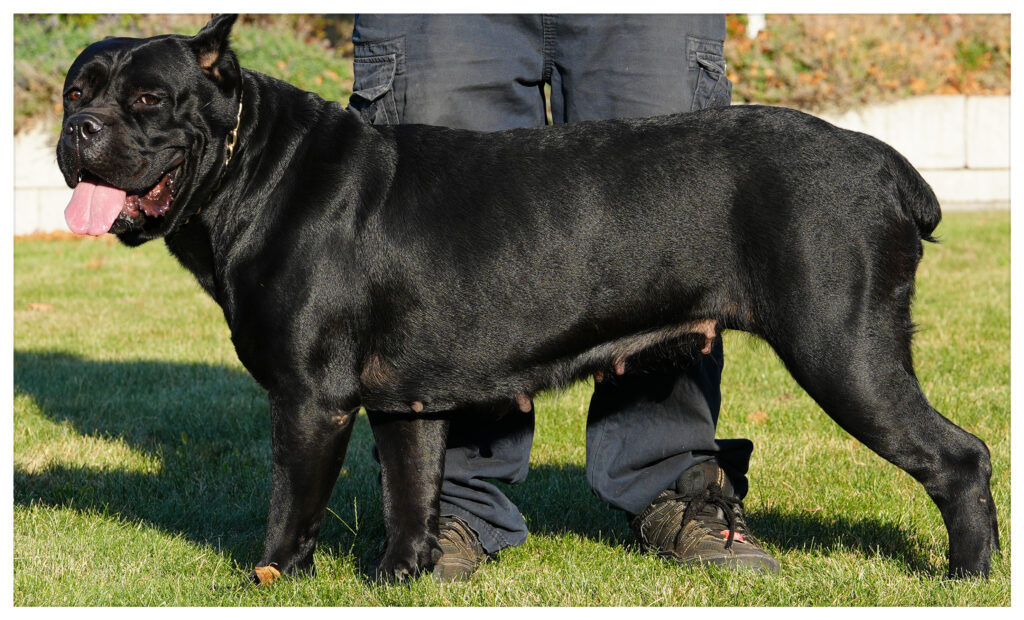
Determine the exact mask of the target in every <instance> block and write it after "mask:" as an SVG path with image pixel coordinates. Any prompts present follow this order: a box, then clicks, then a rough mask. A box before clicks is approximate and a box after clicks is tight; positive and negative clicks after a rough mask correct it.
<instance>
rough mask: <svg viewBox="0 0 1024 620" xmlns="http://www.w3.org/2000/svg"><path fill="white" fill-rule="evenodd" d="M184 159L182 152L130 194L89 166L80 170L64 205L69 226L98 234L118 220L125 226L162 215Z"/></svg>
mask: <svg viewBox="0 0 1024 620" xmlns="http://www.w3.org/2000/svg"><path fill="white" fill-rule="evenodd" d="M183 160H184V155H182V156H181V157H178V158H175V161H173V162H172V167H171V168H170V170H168V171H167V172H165V173H164V174H163V175H162V176H161V177H160V179H159V180H158V181H157V182H156V184H155V185H153V186H152V187H150V188H149V189H148V190H144V191H142V192H139V193H131V194H129V193H128V191H126V190H124V189H121V188H119V187H116V186H114V185H111V184H109V183H107V182H106V181H104V180H103V179H101V178H100V177H99V176H97V175H95V174H93V173H91V172H89V171H88V170H82V173H81V178H80V180H79V181H78V184H77V185H75V190H74V193H73V194H72V195H71V200H70V201H69V202H68V206H67V207H66V208H65V209H64V219H65V220H66V221H67V224H68V228H70V229H71V230H72V231H73V232H75V233H77V234H79V235H93V236H99V235H102V234H105V233H107V232H111V229H112V228H114V227H115V225H116V224H117V223H118V222H123V224H124V225H125V227H128V226H130V225H131V224H138V223H141V222H142V221H143V220H144V219H145V218H146V217H151V218H158V217H163V216H164V215H166V214H167V212H168V211H170V209H171V205H172V204H173V202H174V197H175V194H176V183H177V181H178V177H179V176H180V175H181V168H182V163H183Z"/></svg>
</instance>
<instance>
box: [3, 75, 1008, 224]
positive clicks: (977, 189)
mask: <svg viewBox="0 0 1024 620" xmlns="http://www.w3.org/2000/svg"><path fill="white" fill-rule="evenodd" d="M825 118H826V119H827V120H828V121H830V122H832V123H835V124H836V125H839V126H840V127H846V128H849V129H854V130H857V131H863V132H865V133H869V134H871V135H874V136H876V137H878V138H880V139H882V140H884V141H886V142H888V143H889V144H891V145H893V146H894V147H896V149H897V150H899V151H900V152H901V153H903V154H904V155H905V156H906V157H907V159H909V160H910V162H911V163H913V164H914V165H915V166H917V168H918V169H919V170H921V173H922V174H923V175H924V177H925V179H927V180H928V182H929V183H931V185H932V187H933V188H934V189H935V192H936V193H937V194H938V196H939V200H940V201H942V205H943V208H944V209H947V210H949V209H957V208H1007V207H1008V206H1009V200H1010V98H1009V97H966V96H959V95H942V96H930V97H918V98H914V99H907V100H904V101H899V102H896V103H892V104H884V105H875V106H870V107H867V108H863V109H859V110H855V111H852V112H848V113H846V114H842V115H833V116H826V117H825ZM55 144H56V136H55V135H53V134H52V133H50V132H46V131H34V132H29V133H26V134H24V135H20V136H17V137H15V140H14V148H15V152H14V208H15V217H14V232H15V234H28V233H32V232H49V231H54V230H66V227H65V225H64V215H63V214H64V207H65V205H67V202H68V199H69V198H70V197H71V190H69V189H68V188H67V187H66V186H65V185H64V180H63V178H62V177H61V174H60V171H59V170H58V169H57V162H56V158H55V156H54V145H55ZM242 148H245V146H244V145H242Z"/></svg>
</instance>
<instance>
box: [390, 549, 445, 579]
mask: <svg viewBox="0 0 1024 620" xmlns="http://www.w3.org/2000/svg"><path fill="white" fill-rule="evenodd" d="M440 559H441V547H440V546H439V545H438V544H437V541H436V540H430V541H422V542H420V543H414V544H407V545H394V546H393V545H388V549H387V551H385V552H384V556H383V557H382V558H381V560H380V563H379V564H378V565H377V569H376V571H375V572H374V578H375V579H376V580H377V581H383V582H401V581H405V580H407V579H414V578H416V577H419V576H420V575H424V574H427V573H429V572H431V571H432V570H433V569H434V565H435V564H436V563H437V561H438V560H440Z"/></svg>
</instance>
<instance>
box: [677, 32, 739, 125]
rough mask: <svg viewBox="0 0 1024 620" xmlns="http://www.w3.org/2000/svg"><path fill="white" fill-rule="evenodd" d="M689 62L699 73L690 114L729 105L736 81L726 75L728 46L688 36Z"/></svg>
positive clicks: (692, 68) (691, 67) (711, 40)
mask: <svg viewBox="0 0 1024 620" xmlns="http://www.w3.org/2000/svg"><path fill="white" fill-rule="evenodd" d="M686 51H687V56H688V58H687V63H688V64H689V67H690V70H691V71H696V72H697V78H696V86H695V88H694V90H693V100H692V101H691V102H690V111H691V112H692V111H695V110H702V109H704V108H712V107H717V106H727V105H729V103H730V102H731V101H732V82H730V81H729V78H728V77H726V75H725V55H724V43H723V42H722V41H715V40H714V39H698V38H696V37H687V40H686Z"/></svg>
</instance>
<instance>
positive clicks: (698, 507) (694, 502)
mask: <svg viewBox="0 0 1024 620" xmlns="http://www.w3.org/2000/svg"><path fill="white" fill-rule="evenodd" d="M671 501H681V502H685V503H686V508H685V509H684V510H683V518H682V521H681V522H680V523H679V532H680V534H682V531H683V526H685V525H686V524H687V523H688V522H690V521H692V520H693V519H696V518H697V515H699V514H701V512H702V511H703V510H704V509H705V508H711V507H713V508H720V509H721V511H722V514H723V515H725V526H726V528H728V530H729V535H728V536H727V537H726V539H725V547H724V548H725V549H728V548H730V547H732V541H733V537H734V536H735V535H736V526H737V525H740V526H742V525H743V524H742V522H741V521H739V520H738V519H737V518H736V513H735V512H734V509H735V508H736V507H737V506H741V507H742V505H743V502H741V501H740V500H738V499H736V498H735V497H728V496H726V495H722V491H721V489H720V488H718V487H715V486H713V487H709V488H705V489H704V490H703V491H701V492H700V494H699V495H697V496H691V495H683V494H681V493H672V494H671V495H664V496H662V497H658V498H655V500H654V501H653V502H652V503H654V504H660V503H662V502H671ZM715 518H716V519H717V518H718V515H717V513H716V514H715ZM744 529H745V528H744Z"/></svg>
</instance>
